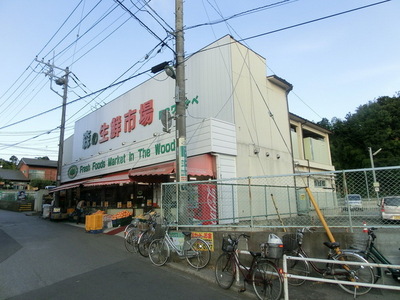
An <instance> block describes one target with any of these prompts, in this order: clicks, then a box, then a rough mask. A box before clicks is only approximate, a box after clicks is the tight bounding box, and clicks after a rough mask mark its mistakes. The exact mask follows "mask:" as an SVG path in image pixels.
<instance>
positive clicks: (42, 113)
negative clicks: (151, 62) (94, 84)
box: [0, 69, 151, 130]
mask: <svg viewBox="0 0 400 300" xmlns="http://www.w3.org/2000/svg"><path fill="white" fill-rule="evenodd" d="M149 71H151V69H148V70H146V71H143V72H141V73H139V74H136V75H133V76H130V77H128V78H126V79H124V80H121V81H118V82H116V83H114V84H111V85H109V86H107V87H105V88H102V89H99V90H97V91H95V92H93V93H90V94H88V95H85V96H83V97H80V98H78V99H75V100H72V101H70V102H68V103H67V105H70V104H73V103H75V102H78V101H79V100H83V99H85V98H87V97H90V96H93V95H95V94H97V93H100V92H103V91H105V90H107V89H109V88H112V87H114V86H117V85H119V84H122V83H125V82H127V81H129V80H131V79H134V78H136V77H139V76H140V75H143V74H145V73H147V72H149ZM61 107H62V105H59V106H56V107H53V108H51V109H49V110H46V111H44V112H41V113H39V114H36V115H33V116H30V117H28V118H26V119H23V120H19V121H17V122H14V123H12V124H9V125H6V126H3V127H0V130H2V129H4V128H8V127H11V126H14V125H17V124H21V123H23V122H26V121H29V120H32V119H34V118H37V117H39V116H42V115H44V114H47V113H49V112H52V111H54V110H56V109H59V108H61Z"/></svg>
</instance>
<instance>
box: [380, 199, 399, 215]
mask: <svg viewBox="0 0 400 300" xmlns="http://www.w3.org/2000/svg"><path fill="white" fill-rule="evenodd" d="M381 217H382V220H400V196H388V197H383V198H382V200H381Z"/></svg>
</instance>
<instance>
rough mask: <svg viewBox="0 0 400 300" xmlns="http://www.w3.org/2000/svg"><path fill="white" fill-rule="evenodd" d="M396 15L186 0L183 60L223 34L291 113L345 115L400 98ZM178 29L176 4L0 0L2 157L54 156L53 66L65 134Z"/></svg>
mask: <svg viewBox="0 0 400 300" xmlns="http://www.w3.org/2000/svg"><path fill="white" fill-rule="evenodd" d="M146 3H147V5H146ZM365 6H367V7H365ZM399 12H400V0H392V1H379V0H368V1H366V0H364V1H361V0H360V1H358V0H324V1H321V0H275V1H274V0H273V1H269V0H268V1H267V0H250V1H232V0H185V2H184V26H185V55H186V56H188V55H190V54H193V53H194V52H196V51H197V50H199V49H201V48H203V47H205V46H207V45H208V44H210V43H212V42H213V41H215V40H217V39H219V38H221V37H223V36H225V35H227V34H230V35H232V36H233V37H234V38H235V39H236V40H238V41H240V42H241V43H243V44H244V45H246V46H247V47H249V48H250V49H252V50H253V51H255V52H256V53H258V54H259V55H261V56H262V57H264V58H265V59H266V62H267V68H266V70H265V73H266V76H269V75H277V76H279V77H281V78H283V79H285V80H286V81H288V82H289V83H291V84H292V85H293V90H292V91H291V92H290V94H289V98H288V101H289V110H290V112H292V113H294V114H296V115H298V116H301V117H303V118H305V119H308V120H310V121H314V122H318V121H320V120H321V119H322V118H327V119H328V120H332V118H339V119H344V118H345V117H346V115H347V114H348V113H355V112H356V110H357V108H358V107H359V106H361V105H364V104H367V103H368V102H369V101H373V100H375V99H377V98H379V97H381V96H390V97H392V96H395V95H396V93H397V92H399V91H400V59H399V53H400V39H399V36H400V18H399V17H398V13H399ZM174 27H175V1H173V0H150V1H149V0H146V1H145V0H64V1H61V0H59V1H54V0H36V1H32V0H13V1H12V0H2V1H0V33H1V35H0V36H1V46H0V54H1V60H0V70H1V71H0V158H2V159H5V160H9V159H10V157H11V156H13V155H15V156H16V157H17V158H18V159H21V158H23V157H28V158H35V157H43V156H48V157H49V158H50V159H52V160H57V153H58V143H59V132H60V131H59V126H60V122H61V108H60V106H61V104H62V93H63V90H62V89H61V88H60V86H57V85H56V84H55V83H54V82H53V83H51V81H50V80H49V78H50V77H49V76H46V74H45V73H46V72H47V74H49V68H48V67H47V66H48V65H49V64H53V65H54V66H55V67H56V68H55V69H54V72H53V73H52V74H53V75H54V76H56V77H61V76H63V75H64V74H65V71H66V69H67V68H68V70H69V71H70V72H71V75H70V81H69V88H68V103H69V104H68V105H67V110H66V111H67V113H66V130H65V137H68V136H70V135H72V134H73V126H74V122H75V121H76V120H78V119H80V118H82V117H83V116H85V115H87V114H89V113H90V112H92V111H93V110H95V109H97V108H99V107H100V106H102V105H104V104H106V103H108V102H110V101H112V100H113V99H115V98H116V97H118V96H119V95H121V94H123V93H125V92H126V91H128V90H130V89H132V88H134V87H135V86H137V85H139V84H140V83H142V82H144V81H146V80H148V79H149V78H150V77H151V75H152V74H151V73H150V72H145V71H147V70H149V69H151V67H153V66H155V65H157V64H159V63H161V62H163V61H170V60H173V58H174V57H173V52H172V50H174V48H175V44H174V40H173V36H172V34H171V33H172V32H173V30H174ZM161 45H163V46H161ZM130 77H133V78H132V79H130V80H127V81H126V82H125V83H123V84H119V85H116V86H115V87H113V88H108V89H106V90H105V91H104V92H102V93H97V94H95V95H92V96H90V94H91V93H93V92H95V91H99V90H102V89H104V88H106V87H108V86H109V85H111V84H113V83H115V82H118V81H122V80H124V79H127V78H130ZM87 95H89V96H87ZM84 96H87V97H84Z"/></svg>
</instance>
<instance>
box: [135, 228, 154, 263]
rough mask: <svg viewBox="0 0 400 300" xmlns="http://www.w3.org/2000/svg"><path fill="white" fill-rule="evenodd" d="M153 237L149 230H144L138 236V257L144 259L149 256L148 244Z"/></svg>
mask: <svg viewBox="0 0 400 300" xmlns="http://www.w3.org/2000/svg"><path fill="white" fill-rule="evenodd" d="M152 237H153V233H152V232H151V231H149V230H146V231H145V232H143V233H142V234H141V235H140V236H139V240H138V250H139V253H140V255H142V256H144V257H148V256H149V244H150V242H151V239H152Z"/></svg>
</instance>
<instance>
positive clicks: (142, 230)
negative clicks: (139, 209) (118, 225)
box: [124, 211, 159, 257]
mask: <svg viewBox="0 0 400 300" xmlns="http://www.w3.org/2000/svg"><path fill="white" fill-rule="evenodd" d="M158 216H159V215H158V214H157V213H155V212H153V211H151V212H149V213H146V214H145V215H144V218H140V219H139V218H138V219H135V220H134V221H133V222H132V223H131V224H129V225H128V226H127V227H126V228H125V239H124V244H125V248H126V249H127V250H128V251H129V252H139V254H140V255H142V256H144V257H148V256H149V253H148V246H149V245H150V242H151V241H152V239H153V236H154V234H155V228H156V225H157V222H156V218H157V217H158Z"/></svg>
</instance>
